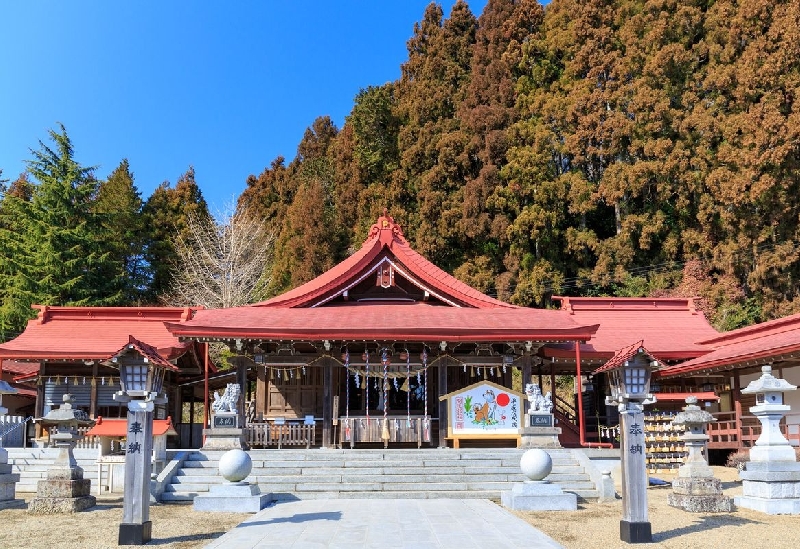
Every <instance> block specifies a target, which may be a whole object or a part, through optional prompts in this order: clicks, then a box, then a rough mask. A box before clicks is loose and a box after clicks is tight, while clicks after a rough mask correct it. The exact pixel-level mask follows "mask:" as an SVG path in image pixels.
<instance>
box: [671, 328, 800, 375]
mask: <svg viewBox="0 0 800 549" xmlns="http://www.w3.org/2000/svg"><path fill="white" fill-rule="evenodd" d="M701 343H702V344H703V345H707V346H709V347H711V348H713V349H714V350H713V351H711V352H710V353H708V354H705V355H703V356H701V357H698V358H695V359H694V360H690V361H688V362H684V363H682V364H678V365H676V366H672V367H670V368H667V369H665V370H662V371H661V372H659V377H664V378H668V377H676V376H683V375H687V374H691V373H696V372H702V371H711V370H716V369H732V368H734V367H736V366H737V365H740V364H744V363H754V362H759V361H760V362H768V361H772V360H783V359H784V358H785V357H788V356H791V355H793V354H797V353H800V314H796V315H792V316H787V317H784V318H779V319H777V320H771V321H769V322H762V323H761V324H754V325H753V326H747V327H746V328H740V329H738V330H732V331H730V332H725V333H723V334H717V336H716V337H713V338H709V339H706V340H704V341H701Z"/></svg>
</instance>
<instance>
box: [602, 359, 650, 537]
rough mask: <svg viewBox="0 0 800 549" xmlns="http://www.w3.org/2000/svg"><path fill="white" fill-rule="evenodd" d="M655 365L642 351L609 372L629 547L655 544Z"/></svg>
mask: <svg viewBox="0 0 800 549" xmlns="http://www.w3.org/2000/svg"><path fill="white" fill-rule="evenodd" d="M656 364H657V362H656V361H651V357H649V356H648V355H647V353H646V351H645V350H644V348H642V347H640V348H639V349H638V350H636V351H635V352H634V353H633V354H632V356H630V357H629V358H627V359H626V360H624V361H621V362H620V364H619V366H618V367H616V368H613V369H609V370H608V373H609V383H610V385H611V396H609V397H607V398H606V404H615V405H617V407H618V409H619V416H620V432H621V435H622V436H621V439H620V454H621V460H622V520H621V521H620V523H619V536H620V539H621V540H622V541H624V542H627V543H652V541H653V535H652V532H651V528H650V522H649V520H648V517H647V485H648V480H647V467H646V463H645V439H644V405H645V404H653V403H654V402H655V397H654V396H653V395H652V394H650V376H651V373H652V367H653V366H654V365H656Z"/></svg>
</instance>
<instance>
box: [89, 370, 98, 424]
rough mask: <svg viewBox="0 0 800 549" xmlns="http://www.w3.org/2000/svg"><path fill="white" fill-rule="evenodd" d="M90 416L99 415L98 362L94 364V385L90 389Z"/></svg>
mask: <svg viewBox="0 0 800 549" xmlns="http://www.w3.org/2000/svg"><path fill="white" fill-rule="evenodd" d="M89 391H90V392H89V417H91V418H96V417H97V363H96V362H95V363H94V364H92V385H91V389H90V390H89Z"/></svg>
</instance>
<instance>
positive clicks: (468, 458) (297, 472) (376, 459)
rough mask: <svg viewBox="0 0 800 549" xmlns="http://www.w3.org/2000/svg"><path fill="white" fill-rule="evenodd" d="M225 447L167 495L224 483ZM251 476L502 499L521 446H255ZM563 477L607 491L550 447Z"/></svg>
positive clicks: (402, 493) (586, 495) (299, 485)
mask: <svg viewBox="0 0 800 549" xmlns="http://www.w3.org/2000/svg"><path fill="white" fill-rule="evenodd" d="M223 453H224V452H223V451H217V452H196V453H193V454H191V455H190V456H188V458H187V460H186V461H185V462H184V464H183V465H184V466H183V468H182V469H180V470H179V471H178V473H177V474H176V475H175V476H174V477H173V478H172V479H171V480H172V482H171V484H169V485H168V486H167V487H166V490H167V492H166V493H165V495H164V498H163V500H164V501H190V500H191V499H192V498H193V497H194V495H195V494H198V493H204V492H207V491H208V489H209V486H211V485H214V484H218V483H221V482H223V479H222V478H221V477H220V476H218V470H217V467H218V461H219V458H220V457H221V456H222V454H223ZM249 454H250V456H251V459H252V462H253V469H252V471H251V474H250V476H249V477H248V480H249V481H250V482H255V483H257V484H258V485H259V488H260V489H261V492H262V493H272V494H273V497H275V499H278V500H280V499H281V498H284V499H296V498H300V499H312V498H318V497H335V498H340V497H348V498H356V497H363V498H380V497H413V498H435V497H484V498H485V497H489V498H499V496H500V493H501V492H502V491H504V490H508V489H510V487H511V485H512V484H513V483H514V482H521V481H523V480H525V478H524V476H523V475H522V473H521V471H520V470H519V461H520V457H521V456H522V454H523V451H520V450H514V449H509V450H501V451H496V450H489V451H487V450H485V449H466V450H447V451H438V450H435V449H433V450H431V449H426V450H397V451H385V450H310V451H283V450H254V451H251V452H249ZM550 454H551V457H552V458H553V472H552V473H551V475H550V476H549V477H548V480H551V481H553V482H558V484H559V485H561V486H562V487H563V488H564V489H565V490H566V491H569V492H573V493H575V494H576V495H577V496H578V497H579V498H580V499H583V500H586V499H596V498H597V497H599V494H598V492H597V490H596V489H595V486H594V484H593V483H592V482H591V480H590V478H589V476H588V475H587V474H586V473H585V471H584V469H583V467H582V466H581V465H579V464H578V462H577V460H576V459H575V458H574V457H573V456H572V454H571V452H570V451H569V450H557V451H553V452H551V453H550Z"/></svg>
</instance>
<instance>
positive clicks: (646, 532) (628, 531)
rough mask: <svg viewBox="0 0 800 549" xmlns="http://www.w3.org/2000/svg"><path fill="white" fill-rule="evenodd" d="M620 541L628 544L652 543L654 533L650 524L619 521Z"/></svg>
mask: <svg viewBox="0 0 800 549" xmlns="http://www.w3.org/2000/svg"><path fill="white" fill-rule="evenodd" d="M619 539H620V540H622V541H624V542H626V543H652V542H653V532H652V529H651V528H650V523H649V522H628V521H627V520H621V521H619Z"/></svg>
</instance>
